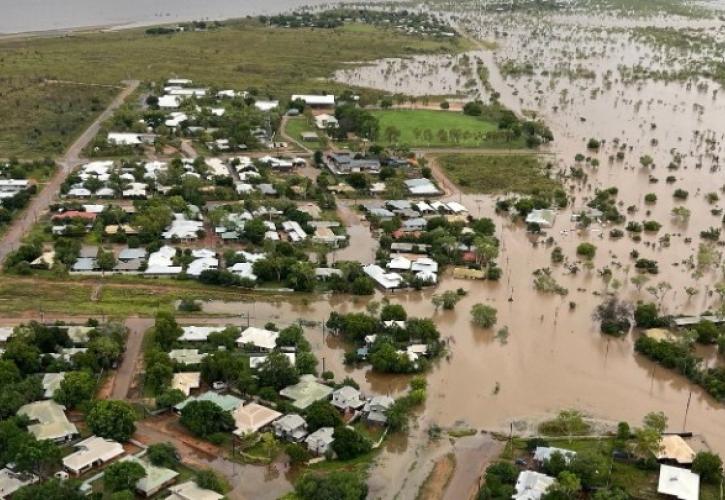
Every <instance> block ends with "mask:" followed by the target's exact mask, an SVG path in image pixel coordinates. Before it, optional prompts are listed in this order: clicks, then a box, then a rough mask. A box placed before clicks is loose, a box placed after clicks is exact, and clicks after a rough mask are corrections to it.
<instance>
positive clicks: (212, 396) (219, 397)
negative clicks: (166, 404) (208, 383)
mask: <svg viewBox="0 0 725 500" xmlns="http://www.w3.org/2000/svg"><path fill="white" fill-rule="evenodd" d="M192 401H211V402H212V403H214V404H216V405H217V406H218V407H219V408H221V409H222V410H224V411H234V410H236V409H237V408H239V406H240V405H242V404H243V403H244V401H242V400H241V399H239V398H237V397H234V396H231V395H229V394H218V393H216V392H212V391H209V392H205V393H204V394H202V395H200V396H191V397H189V398H186V399H185V400H184V401H182V402H181V403H179V404H178V405H176V406H174V409H176V410H177V411H181V410H183V409H184V407H185V406H186V405H188V404H189V403H191V402H192Z"/></svg>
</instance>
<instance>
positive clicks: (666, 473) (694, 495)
mask: <svg viewBox="0 0 725 500" xmlns="http://www.w3.org/2000/svg"><path fill="white" fill-rule="evenodd" d="M657 493H661V494H663V495H671V496H673V497H677V498H679V499H681V500H697V499H698V498H699V497H700V476H699V475H698V474H695V473H694V472H690V471H689V470H687V469H680V468H679V467H671V466H669V465H660V478H659V481H658V483H657Z"/></svg>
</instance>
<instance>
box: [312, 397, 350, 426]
mask: <svg viewBox="0 0 725 500" xmlns="http://www.w3.org/2000/svg"><path fill="white" fill-rule="evenodd" d="M305 417H306V418H305V420H306V421H307V428H308V430H309V431H310V432H314V431H316V430H317V429H319V428H320V427H337V426H338V425H340V424H342V419H341V418H340V413H339V412H338V411H337V409H336V408H335V407H334V406H332V405H331V404H330V403H328V402H327V401H326V400H319V401H315V402H314V403H312V404H311V405H310V406H309V407H308V408H307V412H306V414H305Z"/></svg>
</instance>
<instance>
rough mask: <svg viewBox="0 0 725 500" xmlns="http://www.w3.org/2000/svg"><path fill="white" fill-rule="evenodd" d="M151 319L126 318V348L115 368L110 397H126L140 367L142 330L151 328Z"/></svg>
mask: <svg viewBox="0 0 725 500" xmlns="http://www.w3.org/2000/svg"><path fill="white" fill-rule="evenodd" d="M152 325H153V320H152V319H150V318H145V319H144V318H138V317H136V318H128V319H127V320H126V327H127V328H128V339H126V350H125V351H124V353H123V358H122V359H121V364H120V365H119V366H118V370H116V374H115V377H114V380H113V389H112V390H111V399H127V398H128V393H129V391H130V390H131V385H132V384H133V380H134V378H135V377H136V373H137V372H138V370H139V369H140V364H141V347H142V346H143V337H144V332H146V330H148V329H149V328H151V326H152Z"/></svg>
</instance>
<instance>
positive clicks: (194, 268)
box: [186, 257, 219, 276]
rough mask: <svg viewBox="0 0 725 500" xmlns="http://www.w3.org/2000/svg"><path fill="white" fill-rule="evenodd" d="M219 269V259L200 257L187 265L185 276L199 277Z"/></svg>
mask: <svg viewBox="0 0 725 500" xmlns="http://www.w3.org/2000/svg"><path fill="white" fill-rule="evenodd" d="M217 269H219V259H217V258H216V257H202V258H199V259H196V260H193V261H191V262H190V263H189V267H188V268H187V269H186V274H188V275H189V276H201V273H203V272H204V271H215V270H217Z"/></svg>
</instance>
